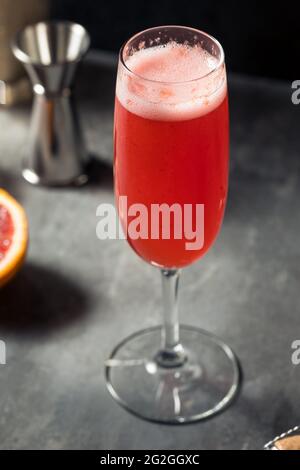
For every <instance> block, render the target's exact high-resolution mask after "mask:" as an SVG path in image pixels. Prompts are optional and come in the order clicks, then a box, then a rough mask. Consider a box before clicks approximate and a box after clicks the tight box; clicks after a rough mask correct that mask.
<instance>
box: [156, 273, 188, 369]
mask: <svg viewBox="0 0 300 470" xmlns="http://www.w3.org/2000/svg"><path fill="white" fill-rule="evenodd" d="M161 274H162V290H163V306H164V324H163V328H162V347H161V350H160V351H159V353H158V355H157V362H158V363H159V365H160V366H161V367H178V366H181V365H182V364H183V363H184V362H185V360H186V354H185V352H184V349H183V347H182V345H181V344H180V339H179V321H178V286H179V277H180V271H179V270H178V269H162V270H161Z"/></svg>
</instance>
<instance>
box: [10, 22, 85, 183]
mask: <svg viewBox="0 0 300 470" xmlns="http://www.w3.org/2000/svg"><path fill="white" fill-rule="evenodd" d="M89 45H90V38H89V35H88V33H87V31H86V30H85V29H84V28H83V27H82V26H81V25H79V24H75V23H70V22H65V21H63V22H41V23H37V24H35V25H30V26H27V27H26V28H25V29H23V30H22V31H21V32H19V33H18V34H17V36H16V38H15V41H14V43H13V45H12V49H13V53H14V55H15V56H16V58H17V59H19V60H20V61H21V62H22V63H23V64H24V66H25V68H26V70H27V72H28V74H29V77H30V79H31V81H32V85H33V91H34V102H33V110H32V118H31V125H30V136H29V147H28V151H27V154H26V156H25V158H24V162H23V176H24V178H25V179H26V180H27V181H29V183H31V184H45V185H66V184H71V183H75V184H83V183H85V182H86V181H87V175H86V174H85V166H86V163H87V152H86V150H85V147H84V145H83V140H82V136H81V132H80V128H79V123H78V120H77V114H76V110H75V107H74V101H73V95H72V91H71V85H72V83H73V78H74V72H75V70H76V66H77V64H78V63H79V62H80V60H81V59H82V57H83V55H84V54H85V53H86V51H87V50H88V48H89Z"/></svg>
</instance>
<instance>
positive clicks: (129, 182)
mask: <svg viewBox="0 0 300 470" xmlns="http://www.w3.org/2000/svg"><path fill="white" fill-rule="evenodd" d="M228 128H229V124H228V97H227V84H226V70H225V63H224V53H223V49H222V47H221V45H220V44H219V42H218V41H216V40H215V39H214V38H212V37H211V36H209V35H208V34H206V33H204V32H201V31H198V30H195V29H193V28H189V27H182V26H163V27H155V28H151V29H148V30H146V31H143V32H141V33H139V34H137V35H135V36H134V37H132V38H131V39H129V41H127V42H126V43H125V45H124V46H123V47H122V49H121V51H120V56H119V65H118V76H117V85H116V101H115V124H114V148H115V156H114V175H115V195H116V203H117V206H118V209H119V218H120V221H121V224H122V227H123V230H124V233H125V234H126V236H127V239H128V242H129V244H130V246H131V247H132V248H133V250H134V251H135V252H136V253H137V254H138V255H139V256H140V257H141V258H142V259H144V260H145V261H146V262H148V263H150V264H152V265H153V266H156V267H158V268H159V269H160V271H161V277H162V286H163V305H164V320H163V326H162V327H161V326H159V327H154V328H147V329H145V330H143V331H139V332H137V333H134V334H133V335H132V336H130V337H129V338H126V339H125V340H124V341H122V342H121V343H120V344H119V345H118V346H116V348H115V349H114V350H113V352H112V353H111V356H110V358H109V359H108V361H107V363H106V380H107V386H108V389H109V391H110V393H111V394H112V396H113V397H114V398H115V399H116V400H117V401H118V402H119V403H120V404H121V405H123V406H124V407H125V408H126V409H128V410H129V411H131V412H133V413H134V414H136V415H138V416H140V417H142V418H145V419H148V420H151V421H156V422H160V423H186V422H192V421H197V420H201V419H204V418H207V417H209V416H212V415H214V414H215V413H217V412H219V411H221V410H222V409H223V408H225V407H226V406H227V405H228V404H229V403H230V402H231V401H232V399H233V397H234V396H235V395H236V393H237V391H238V387H239V367H238V362H237V359H236V357H235V355H234V353H233V351H232V350H231V348H230V347H229V346H227V345H226V344H225V343H224V342H223V341H222V340H221V339H219V338H217V337H216V336H214V335H212V334H210V333H208V332H205V331H203V330H201V329H198V328H195V327H191V326H182V325H180V326H179V322H178V282H179V277H180V271H181V268H184V267H186V266H188V265H190V264H191V263H193V262H194V261H196V260H197V259H199V258H200V257H202V256H203V255H204V254H205V252H206V251H207V250H208V249H209V248H210V247H211V245H212V243H213V242H214V240H215V238H216V236H217V234H218V231H219V229H220V227H221V224H222V219H223V214H224V209H225V204H226V198H227V188H228V162H229V132H228ZM124 200H125V201H126V208H133V207H135V210H136V208H137V205H138V207H139V208H140V207H142V208H144V209H145V211H144V212H143V211H142V209H140V216H141V215H143V216H144V218H143V220H142V219H141V220H142V223H143V224H144V226H143V227H139V230H140V232H139V233H138V235H140V236H135V235H134V233H133V232H132V230H130V223H131V222H132V221H133V220H134V218H133V217H132V215H133V212H134V211H131V213H130V211H128V210H124ZM188 207H189V210H186V209H187V208H188ZM154 209H155V210H154ZM136 212H138V211H137V210H136ZM142 213H143V214H142ZM145 213H146V216H145ZM154 214H156V219H155V221H156V222H155V223H154V222H153V218H154ZM198 216H199V217H198ZM145 217H146V218H145ZM198 219H199V220H198ZM192 220H194V221H195V220H196V229H195V230H193V228H192V227H194V225H193V224H192ZM149 221H150V224H149ZM199 221H200V222H201V221H202V225H201V223H200V224H198V223H197V222H199ZM151 222H152V224H151ZM183 222H187V226H188V227H189V230H183V229H182V226H183V225H184V227H185V229H186V224H185V223H184V224H183ZM137 225H138V224H135V227H136V228H137ZM149 225H151V231H150V230H149ZM153 225H154V228H153ZM131 228H132V227H131ZM147 229H148V231H147ZM164 229H166V230H165V231H164V233H163V230H164ZM179 229H181V232H180V230H179ZM178 230H179V232H180V236H178V233H179V232H178ZM145 232H147V233H148V235H149V233H150V235H149V236H145ZM166 235H168V236H166ZM192 236H193V237H194V239H192Z"/></svg>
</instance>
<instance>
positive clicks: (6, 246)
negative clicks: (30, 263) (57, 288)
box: [0, 188, 28, 287]
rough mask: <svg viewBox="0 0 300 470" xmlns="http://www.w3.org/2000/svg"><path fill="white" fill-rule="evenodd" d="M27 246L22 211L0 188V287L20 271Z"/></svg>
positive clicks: (24, 220) (25, 221)
mask: <svg viewBox="0 0 300 470" xmlns="http://www.w3.org/2000/svg"><path fill="white" fill-rule="evenodd" d="M27 245H28V224H27V218H26V214H25V211H24V209H23V208H22V206H20V204H19V203H18V202H17V201H16V200H15V199H14V198H13V197H12V196H10V195H9V194H8V193H7V192H6V191H4V190H3V189H1V188H0V287H2V286H3V285H4V284H5V283H6V282H7V281H9V280H10V279H11V278H12V277H13V276H14V274H16V272H17V271H18V270H19V269H20V267H21V266H22V263H23V261H24V258H25V254H26V250H27Z"/></svg>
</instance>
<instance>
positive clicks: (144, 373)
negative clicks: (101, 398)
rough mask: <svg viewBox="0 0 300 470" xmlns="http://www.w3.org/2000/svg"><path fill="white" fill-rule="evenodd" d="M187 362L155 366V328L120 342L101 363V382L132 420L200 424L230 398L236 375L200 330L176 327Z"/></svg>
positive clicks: (220, 345)
mask: <svg viewBox="0 0 300 470" xmlns="http://www.w3.org/2000/svg"><path fill="white" fill-rule="evenodd" d="M180 338H181V343H182V345H183V347H184V349H185V352H186V354H187V360H186V361H185V362H184V363H183V364H182V365H180V366H178V367H174V368H169V367H168V368H165V367H161V366H160V365H159V364H158V362H157V361H156V357H157V352H158V350H159V349H160V346H161V327H155V328H148V329H146V330H143V331H139V332H137V333H135V334H133V335H131V336H130V337H128V338H126V339H125V340H124V341H122V343H120V344H119V345H118V346H117V347H116V348H115V349H114V350H113V352H112V354H111V356H110V358H109V359H108V360H107V361H106V368H105V373H106V383H107V387H108V390H109V392H110V393H111V395H112V396H113V397H114V399H115V400H116V401H117V402H118V403H119V404H120V405H122V406H123V407H124V408H126V409H127V410H129V411H131V412H132V413H134V414H135V415H137V416H139V417H141V418H144V419H147V420H150V421H155V422H158V423H169V424H180V423H189V422H193V421H200V420H202V419H206V418H209V417H211V416H213V415H215V414H216V413H219V412H220V411H221V410H223V409H224V408H225V407H226V406H228V405H229V403H230V402H231V401H232V400H233V398H234V397H235V395H236V393H237V391H238V389H239V383H240V370H239V365H238V362H237V359H236V357H235V355H234V353H233V351H232V350H231V349H230V348H229V346H227V345H226V344H225V343H224V342H223V341H222V340H220V339H218V338H217V337H215V336H213V335H211V334H210V333H207V332H205V331H203V330H200V329H197V328H194V327H189V326H181V327H180Z"/></svg>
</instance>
